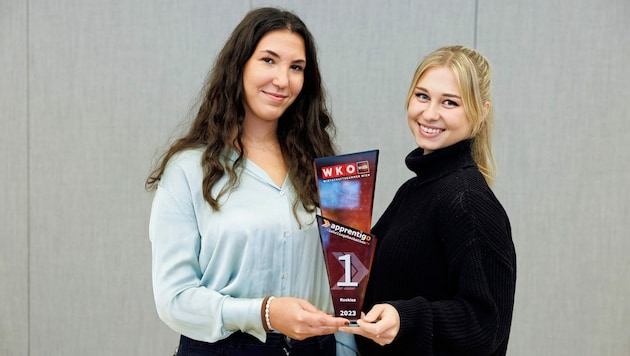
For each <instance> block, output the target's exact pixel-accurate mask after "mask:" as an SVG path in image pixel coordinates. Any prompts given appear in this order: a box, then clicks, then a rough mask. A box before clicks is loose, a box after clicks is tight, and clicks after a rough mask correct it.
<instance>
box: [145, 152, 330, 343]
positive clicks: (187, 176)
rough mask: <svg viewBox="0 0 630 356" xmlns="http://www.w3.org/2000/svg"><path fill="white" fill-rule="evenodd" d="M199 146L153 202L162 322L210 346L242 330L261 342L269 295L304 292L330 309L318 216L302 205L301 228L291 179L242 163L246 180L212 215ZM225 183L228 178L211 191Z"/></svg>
mask: <svg viewBox="0 0 630 356" xmlns="http://www.w3.org/2000/svg"><path fill="white" fill-rule="evenodd" d="M202 152H203V149H201V148H200V149H193V150H187V151H184V152H181V153H179V154H177V155H176V156H174V157H173V158H172V159H171V160H170V161H169V163H168V165H167V167H166V170H165V171H164V174H163V176H162V178H161V180H160V183H159V186H158V189H157V191H156V193H155V196H154V199H153V205H152V209H151V219H150V223H149V237H150V240H151V244H152V245H151V246H152V258H153V262H152V270H153V272H152V274H153V291H154V298H155V303H156V307H157V311H158V314H159V316H160V318H161V319H162V320H163V321H164V323H166V324H167V325H168V326H169V327H170V328H172V329H173V330H175V331H176V332H178V333H180V334H183V335H186V336H188V337H190V338H192V339H196V340H202V341H206V342H216V341H218V340H221V339H224V338H226V337H227V336H229V335H230V334H231V333H233V332H235V331H237V330H241V331H243V332H246V333H249V334H251V335H253V336H255V337H256V338H258V339H260V340H261V341H263V342H264V341H265V340H266V334H265V331H264V329H263V325H262V321H261V317H260V310H261V304H262V300H263V298H264V297H265V296H267V295H273V296H276V297H280V296H292V297H298V298H303V299H305V300H307V301H309V302H311V303H312V304H314V305H315V306H317V307H319V308H320V309H322V310H324V311H326V312H330V313H332V312H333V307H332V300H331V296H330V290H329V287H328V279H327V275H326V269H325V265H324V256H323V252H322V248H321V242H320V238H319V233H318V229H317V224H316V223H315V216H314V214H309V213H307V212H306V211H304V210H303V208H302V207H301V205H300V209H299V210H298V211H299V217H300V219H301V220H302V228H300V227H299V225H298V223H297V222H296V220H295V216H294V214H293V211H292V207H293V201H294V199H295V192H294V189H293V186H292V185H291V183H290V181H289V180H288V179H286V180H285V182H284V184H283V185H282V187H278V186H277V185H276V184H275V183H274V182H273V181H272V180H271V178H270V177H269V176H268V175H267V173H266V172H265V171H264V170H263V169H261V168H260V167H258V166H257V165H256V164H254V163H253V162H251V161H249V160H245V162H244V170H243V171H242V174H241V179H240V184H239V185H238V187H237V188H236V189H235V190H233V191H232V192H231V193H230V194H229V195H228V194H226V195H225V196H224V197H223V198H222V201H221V209H220V210H219V211H212V209H211V208H210V206H209V205H208V204H207V203H206V201H205V200H204V198H203V194H202V191H201V187H202V180H203V171H202V168H201V164H200V160H201V155H202ZM235 158H236V153H235V152H232V156H231V159H232V160H234V159H235ZM226 182H227V178H226V177H223V178H222V180H221V181H219V183H218V184H216V186H215V188H214V190H213V195H215V196H216V193H217V192H218V191H219V189H221V187H222V186H224V184H225V183H226Z"/></svg>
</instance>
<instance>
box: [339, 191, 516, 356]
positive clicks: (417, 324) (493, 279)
mask: <svg viewBox="0 0 630 356" xmlns="http://www.w3.org/2000/svg"><path fill="white" fill-rule="evenodd" d="M492 198H493V197H492ZM469 200H472V202H470V201H469ZM489 207H490V208H489ZM488 209H490V210H489V211H486V210H488ZM438 210H439V211H440V214H437V215H436V220H435V225H436V226H438V229H439V230H440V231H439V236H440V239H441V240H442V241H443V242H442V243H443V249H444V252H445V255H446V256H445V257H446V259H447V261H448V268H447V275H446V283H447V285H446V288H447V290H446V291H444V292H443V293H442V295H443V297H440V298H434V299H433V300H428V299H427V298H425V296H424V295H418V296H417V297H414V298H411V299H408V300H394V301H390V302H387V304H377V305H375V306H374V307H373V309H372V310H370V312H369V313H368V314H367V315H366V316H365V317H364V318H363V321H364V322H365V323H361V327H360V328H355V329H359V330H355V331H354V333H358V334H361V335H363V336H365V337H367V338H370V339H372V340H373V341H375V342H376V343H379V344H381V345H384V344H387V343H391V342H392V341H400V342H399V343H404V344H405V345H407V346H405V347H406V348H413V349H415V350H418V351H423V350H424V351H430V350H431V348H432V346H433V344H434V343H438V344H441V345H447V347H448V348H450V349H452V350H454V351H459V352H464V353H474V354H486V353H490V352H492V350H496V348H497V347H499V346H500V345H501V344H502V343H503V342H504V341H505V340H506V339H507V336H508V334H509V329H510V323H511V315H512V307H513V302H514V299H513V298H514V285H515V258H514V250H513V246H512V242H511V236H510V229H509V222H508V221H507V217H506V216H505V215H504V212H503V210H502V208H500V205H498V202H493V201H492V199H490V200H488V199H487V198H483V199H481V198H480V197H473V198H472V199H471V197H466V196H458V197H454V199H450V200H449V201H448V203H447V205H446V206H441V207H440V208H439V209H438ZM374 321H376V323H372V322H374ZM343 330H344V331H349V332H353V331H352V328H344V329H343ZM377 335H379V336H380V337H379V338H376V336H377ZM412 345H413V346H412Z"/></svg>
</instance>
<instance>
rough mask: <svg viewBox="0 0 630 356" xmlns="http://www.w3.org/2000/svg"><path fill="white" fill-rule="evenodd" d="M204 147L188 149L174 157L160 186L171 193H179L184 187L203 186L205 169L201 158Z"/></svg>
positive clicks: (168, 163)
mask: <svg viewBox="0 0 630 356" xmlns="http://www.w3.org/2000/svg"><path fill="white" fill-rule="evenodd" d="M203 152H204V149H203V147H199V148H191V149H186V150H183V151H181V152H178V153H176V154H175V155H173V156H172V157H171V158H170V159H169V160H168V162H167V164H166V168H165V169H164V173H163V174H162V177H161V179H160V183H159V186H160V187H161V188H162V189H167V190H169V191H177V190H179V189H181V187H182V186H194V185H199V184H201V182H202V180H203V168H202V166H201V157H202V155H203Z"/></svg>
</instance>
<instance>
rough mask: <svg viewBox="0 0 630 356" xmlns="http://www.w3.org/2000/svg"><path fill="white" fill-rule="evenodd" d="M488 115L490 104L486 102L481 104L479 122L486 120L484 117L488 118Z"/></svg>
mask: <svg viewBox="0 0 630 356" xmlns="http://www.w3.org/2000/svg"><path fill="white" fill-rule="evenodd" d="M489 113H490V102H489V101H486V102H485V103H483V113H482V116H481V121H483V120H485V119H486V116H488V114H489Z"/></svg>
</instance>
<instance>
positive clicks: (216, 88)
mask: <svg viewBox="0 0 630 356" xmlns="http://www.w3.org/2000/svg"><path fill="white" fill-rule="evenodd" d="M280 29H283V30H284V29H286V30H289V31H291V32H292V33H295V34H298V35H299V36H301V37H302V38H303V40H304V46H305V52H306V53H305V54H306V67H305V69H304V85H303V87H302V91H301V92H300V94H299V95H298V97H297V98H296V100H295V101H294V102H293V104H291V106H289V107H288V108H287V110H286V111H285V112H284V113H283V114H282V116H281V117H280V118H279V121H278V128H277V136H278V140H279V142H280V148H281V150H282V156H283V158H284V161H285V162H286V164H287V168H288V176H289V179H290V181H291V183H292V184H293V186H294V187H295V190H296V193H297V200H296V201H295V202H294V203H293V212H294V215H295V216H296V218H297V207H298V206H299V204H300V203H301V204H302V206H303V207H304V208H305V209H306V210H307V211H309V212H313V211H315V209H316V207H317V206H318V205H319V199H318V195H317V185H316V181H315V172H314V169H313V160H314V159H315V158H317V157H325V156H331V155H334V154H335V153H336V150H335V147H334V145H333V143H332V137H333V136H334V134H335V126H334V124H333V122H332V119H331V116H330V114H329V112H328V109H327V107H326V102H325V100H326V96H325V91H324V88H323V85H322V79H321V75H320V71H319V65H318V61H317V53H316V47H315V42H314V39H313V36H312V35H311V33H310V31H309V30H308V28H307V27H306V25H305V24H304V23H303V22H302V20H301V19H300V18H299V17H298V16H297V15H295V14H293V13H291V12H289V11H286V10H282V9H278V8H271V7H265V8H259V9H255V10H252V11H250V12H249V13H248V14H247V15H246V16H245V17H244V18H243V20H242V21H241V22H240V23H239V24H238V26H237V27H236V28H235V29H234V31H233V32H232V34H231V35H230V37H229V38H228V40H227V42H226V43H225V45H224V47H223V49H222V50H221V52H220V53H219V55H218V56H217V58H216V60H215V63H214V66H213V68H212V70H211V71H210V73H209V74H208V77H207V79H206V82H205V84H204V87H203V89H202V92H201V97H200V99H199V100H200V104H199V110H198V112H197V114H196V116H195V118H194V120H193V122H192V124H191V126H190V129H189V131H188V133H186V134H185V135H184V136H183V137H181V138H179V139H177V140H175V141H174V142H173V143H172V145H171V146H170V147H169V148H168V150H166V152H164V153H163V154H162V155H161V156H160V158H159V159H158V162H157V164H156V166H155V168H154V169H153V171H152V172H151V173H150V174H149V176H148V178H147V179H146V181H145V188H146V189H147V190H149V191H152V190H155V189H157V186H158V183H159V181H160V178H161V177H162V174H163V173H164V169H165V168H166V165H167V163H168V161H169V160H170V159H171V158H172V157H173V155H175V154H176V153H178V152H181V151H183V150H187V149H191V148H195V147H205V151H204V153H203V156H202V160H201V162H200V163H201V165H202V167H203V169H204V179H203V196H204V199H205V200H206V201H207V202H208V204H209V205H210V206H211V207H212V209H213V210H215V211H216V210H219V209H220V204H219V199H220V198H221V197H222V196H223V195H224V194H226V193H228V192H229V191H230V190H231V189H233V188H235V187H236V186H237V185H238V182H239V169H240V168H241V166H242V164H243V158H244V155H243V150H242V147H243V145H242V135H243V120H244V117H245V106H244V103H243V101H244V89H243V69H244V66H245V63H246V62H247V61H248V60H249V58H250V57H251V56H252V54H253V52H254V50H255V49H256V46H257V45H258V42H259V41H260V39H261V38H262V37H263V36H264V35H265V34H267V33H268V32H270V31H274V30H280ZM235 133H236V135H235ZM230 149H235V150H236V151H237V152H238V158H237V159H236V160H235V161H234V162H233V163H232V162H231V161H230V160H229V154H226V152H229V150H230ZM226 174H227V176H228V178H229V179H228V182H227V184H226V185H225V186H224V187H223V188H222V189H221V190H220V191H219V193H218V194H217V195H216V196H212V193H211V192H212V188H213V187H214V186H215V184H216V183H217V182H218V181H219V179H221V177H223V176H224V175H226ZM298 221H299V220H298Z"/></svg>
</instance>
